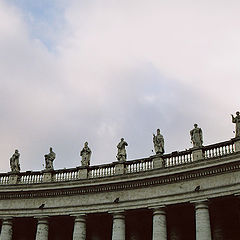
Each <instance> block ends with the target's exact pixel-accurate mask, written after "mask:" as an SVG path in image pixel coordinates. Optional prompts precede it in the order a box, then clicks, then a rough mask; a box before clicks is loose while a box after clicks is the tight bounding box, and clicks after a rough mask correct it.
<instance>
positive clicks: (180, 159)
mask: <svg viewBox="0 0 240 240" xmlns="http://www.w3.org/2000/svg"><path fill="white" fill-rule="evenodd" d="M163 159H164V166H165V167H171V166H176V165H182V164H186V163H190V162H192V161H193V157H192V150H191V149H190V150H186V151H182V152H172V153H170V154H165V155H163Z"/></svg>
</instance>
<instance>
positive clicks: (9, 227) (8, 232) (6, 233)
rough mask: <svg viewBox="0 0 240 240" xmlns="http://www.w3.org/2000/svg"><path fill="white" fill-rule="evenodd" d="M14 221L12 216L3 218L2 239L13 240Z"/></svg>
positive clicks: (0, 237)
mask: <svg viewBox="0 0 240 240" xmlns="http://www.w3.org/2000/svg"><path fill="white" fill-rule="evenodd" d="M12 233H13V223H12V218H7V219H3V222H2V231H1V235H0V240H12Z"/></svg>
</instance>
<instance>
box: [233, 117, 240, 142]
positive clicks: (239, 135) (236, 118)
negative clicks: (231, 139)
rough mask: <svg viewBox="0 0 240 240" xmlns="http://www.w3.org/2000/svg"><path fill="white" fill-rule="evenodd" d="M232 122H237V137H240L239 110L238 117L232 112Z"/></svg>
mask: <svg viewBox="0 0 240 240" xmlns="http://www.w3.org/2000/svg"><path fill="white" fill-rule="evenodd" d="M231 116H232V122H233V123H235V124H236V127H235V128H236V130H235V137H236V138H237V137H240V114H239V112H236V117H234V116H233V115H232V114H231Z"/></svg>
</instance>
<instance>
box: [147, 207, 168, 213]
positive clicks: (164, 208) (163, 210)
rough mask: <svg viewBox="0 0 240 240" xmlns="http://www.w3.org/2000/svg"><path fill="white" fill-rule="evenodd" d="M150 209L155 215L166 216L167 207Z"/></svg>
mask: <svg viewBox="0 0 240 240" xmlns="http://www.w3.org/2000/svg"><path fill="white" fill-rule="evenodd" d="M149 209H151V210H152V213H153V215H166V209H167V207H166V205H160V206H156V207H150V208H149Z"/></svg>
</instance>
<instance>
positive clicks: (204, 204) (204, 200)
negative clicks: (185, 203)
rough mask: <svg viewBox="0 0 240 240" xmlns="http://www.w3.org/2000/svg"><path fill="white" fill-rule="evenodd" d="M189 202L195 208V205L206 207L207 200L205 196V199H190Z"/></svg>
mask: <svg viewBox="0 0 240 240" xmlns="http://www.w3.org/2000/svg"><path fill="white" fill-rule="evenodd" d="M190 203H192V204H194V205H195V208H196V207H201V206H202V207H203V206H206V207H207V208H208V205H209V200H208V199H207V198H205V199H199V200H194V201H190Z"/></svg>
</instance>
